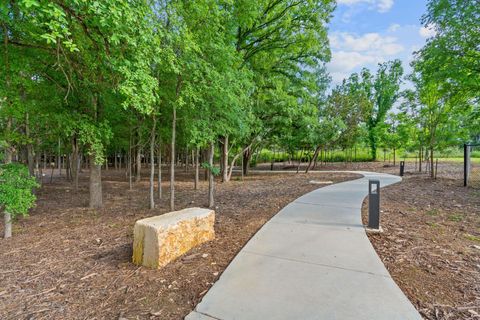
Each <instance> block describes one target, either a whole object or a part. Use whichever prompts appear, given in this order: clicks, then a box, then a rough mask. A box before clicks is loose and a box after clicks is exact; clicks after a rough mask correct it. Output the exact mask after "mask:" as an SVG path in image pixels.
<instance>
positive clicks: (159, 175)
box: [157, 138, 162, 200]
mask: <svg viewBox="0 0 480 320" xmlns="http://www.w3.org/2000/svg"><path fill="white" fill-rule="evenodd" d="M159 140H160V138H159ZM157 184H158V199H159V200H160V199H162V145H161V144H160V143H159V144H158V177H157Z"/></svg>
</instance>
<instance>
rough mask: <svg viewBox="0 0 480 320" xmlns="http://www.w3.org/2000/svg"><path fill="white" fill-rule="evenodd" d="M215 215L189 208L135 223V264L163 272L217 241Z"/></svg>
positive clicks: (210, 211)
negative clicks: (201, 247) (179, 258)
mask: <svg viewBox="0 0 480 320" xmlns="http://www.w3.org/2000/svg"><path fill="white" fill-rule="evenodd" d="M214 223H215V211H213V210H210V209H202V208H188V209H183V210H180V211H174V212H169V213H165V214H163V215H160V216H154V217H150V218H146V219H142V220H138V221H137V222H136V223H135V227H134V229H133V237H134V239H133V263H135V264H137V265H143V266H146V267H150V268H161V267H163V266H165V265H166V264H167V263H169V262H170V261H172V260H175V259H176V258H177V257H179V256H181V255H182V254H184V253H185V252H187V251H188V250H190V249H192V248H193V247H196V246H198V245H200V244H201V243H204V242H206V241H209V240H213V239H214V238H215V230H214V228H213V225H214Z"/></svg>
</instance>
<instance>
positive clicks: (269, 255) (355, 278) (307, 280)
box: [185, 172, 421, 320]
mask: <svg viewBox="0 0 480 320" xmlns="http://www.w3.org/2000/svg"><path fill="white" fill-rule="evenodd" d="M358 173H361V174H363V175H364V178H361V179H357V180H353V181H347V182H343V183H339V184H334V185H331V186H328V187H324V188H320V189H317V190H315V191H312V192H310V193H308V194H305V195H304V196H302V197H300V198H298V199H297V200H295V201H293V202H292V203H290V204H289V205H287V206H286V207H285V208H283V209H282V210H281V211H280V212H279V213H278V214H277V215H275V216H274V217H273V218H272V219H271V220H270V221H268V222H267V223H266V224H265V225H264V226H263V227H262V228H261V229H260V230H259V231H258V232H257V234H256V235H255V236H254V237H253V238H252V239H251V240H250V241H249V242H248V243H247V244H246V245H245V247H244V248H243V249H242V250H241V251H240V252H239V253H238V255H237V256H236V257H235V259H234V260H233V261H232V262H231V263H230V265H229V266H228V267H227V269H226V270H225V271H224V272H223V274H222V275H221V277H220V279H219V280H218V281H217V282H216V283H215V284H214V285H213V287H212V288H211V289H210V290H209V292H208V293H207V294H206V295H205V297H204V298H203V300H202V301H201V302H200V303H199V304H198V305H197V307H196V308H195V311H193V312H192V313H190V314H189V315H188V316H187V317H186V318H185V319H188V320H194V319H205V320H207V319H222V320H233V319H276V320H277V319H289V320H293V319H356V320H360V319H369V320H373V319H388V320H393V319H399V320H400V319H401V320H406V319H421V317H420V315H419V314H418V312H417V311H416V310H415V308H414V307H413V305H412V304H411V303H410V301H409V300H408V299H407V298H406V297H405V295H404V294H403V293H402V291H401V290H400V289H399V288H398V287H397V285H396V284H395V282H394V281H393V280H392V278H391V277H390V275H389V273H388V271H387V270H386V269H385V267H384V265H383V263H382V261H381V260H380V258H379V257H378V256H377V254H376V252H375V250H374V249H373V247H372V245H371V244H370V241H369V240H368V238H367V235H366V233H365V230H364V228H363V225H362V222H361V214H360V210H361V206H362V201H363V199H364V198H365V197H366V196H367V193H368V179H379V180H380V184H381V186H386V185H389V184H392V183H396V182H399V181H400V180H401V179H400V178H399V177H396V176H392V175H388V174H377V173H370V172H358Z"/></svg>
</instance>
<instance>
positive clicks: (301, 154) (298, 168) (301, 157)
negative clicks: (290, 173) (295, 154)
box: [297, 149, 303, 173]
mask: <svg viewBox="0 0 480 320" xmlns="http://www.w3.org/2000/svg"><path fill="white" fill-rule="evenodd" d="M302 159H303V149H302V152H301V153H300V159H298V166H297V173H298V172H299V171H300V165H301V164H302Z"/></svg>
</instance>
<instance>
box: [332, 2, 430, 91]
mask: <svg viewBox="0 0 480 320" xmlns="http://www.w3.org/2000/svg"><path fill="white" fill-rule="evenodd" d="M337 3H338V6H337V9H336V10H335V12H334V17H333V19H332V21H331V23H330V26H329V39H330V47H331V50H332V60H331V62H330V63H328V65H327V68H328V71H329V72H330V75H331V76H332V80H333V84H338V83H340V82H341V81H342V80H343V79H344V78H346V77H348V76H349V75H350V74H351V73H352V72H357V71H359V70H360V69H361V68H362V67H367V68H369V69H371V70H372V71H374V70H376V66H377V64H378V63H380V62H383V61H388V60H392V59H395V58H399V59H400V60H402V63H403V66H404V68H405V71H406V72H409V71H410V70H411V69H410V67H409V66H408V65H409V63H410V61H411V60H412V53H413V52H414V51H416V50H418V49H420V48H421V47H422V46H423V45H424V44H425V41H426V40H427V39H428V38H429V37H431V36H432V35H433V30H430V29H428V28H425V27H422V25H421V22H420V19H421V16H422V15H423V14H424V13H425V11H426V0H337Z"/></svg>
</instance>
